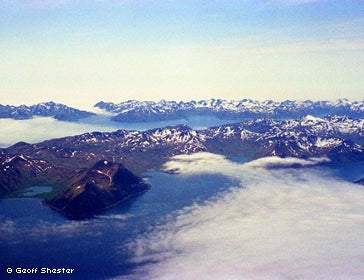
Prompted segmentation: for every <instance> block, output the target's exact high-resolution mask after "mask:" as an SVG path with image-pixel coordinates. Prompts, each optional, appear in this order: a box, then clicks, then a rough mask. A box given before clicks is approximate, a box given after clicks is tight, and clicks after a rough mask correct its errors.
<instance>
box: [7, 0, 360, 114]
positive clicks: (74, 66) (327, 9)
mask: <svg viewBox="0 0 364 280" xmlns="http://www.w3.org/2000/svg"><path fill="white" fill-rule="evenodd" d="M361 5H362V3H361V1H344V2H343V1H325V0H310V1H307V0H280V1H264V0H261V1H251V0H247V1H235V0H234V1H192V0H190V1H155V0H154V1H131V0H127V1H118V0H106V1H97V0H94V1H83V0H67V1H39V0H29V1H19V0H14V1H9V0H4V1H1V3H0V36H1V38H2V40H1V41H0V52H1V57H2V63H1V65H0V77H1V79H0V92H1V95H0V104H12V105H20V104H35V103H39V102H44V101H49V100H52V101H55V102H58V103H64V104H67V105H70V106H75V107H81V108H85V107H89V106H90V104H92V105H93V104H95V103H96V102H98V101H100V100H105V101H113V102H120V101H122V100H128V99H137V100H160V99H167V100H170V99H173V100H185V101H186V100H191V99H209V98H223V99H243V98H250V99H256V100H266V99H273V100H278V101H280V100H286V99H294V100H296V99H297V100H304V99H315V100H317V99H319V100H321V99H337V98H349V99H354V100H357V99H360V98H362V95H363V91H364V84H363V83H362V77H363V75H364V24H363V23H364V11H363V9H362V6H361Z"/></svg>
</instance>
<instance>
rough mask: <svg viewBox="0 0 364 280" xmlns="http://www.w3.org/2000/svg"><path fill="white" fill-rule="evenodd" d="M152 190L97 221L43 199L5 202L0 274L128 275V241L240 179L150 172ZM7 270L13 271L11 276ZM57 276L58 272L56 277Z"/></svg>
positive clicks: (0, 210) (0, 207)
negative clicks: (73, 216)
mask: <svg viewBox="0 0 364 280" xmlns="http://www.w3.org/2000/svg"><path fill="white" fill-rule="evenodd" d="M147 176H148V178H147V180H148V181H149V183H150V184H151V185H152V188H151V190H150V191H149V192H147V193H145V194H143V195H140V196H138V197H135V198H133V199H130V200H129V201H127V202H125V203H123V204H121V205H118V206H116V207H114V208H112V209H109V210H108V211H104V212H102V213H100V214H99V215H97V216H96V217H95V218H93V219H89V220H82V221H72V220H67V219H66V218H64V217H62V216H61V215H59V214H58V213H57V212H55V211H53V210H51V209H50V208H48V207H46V206H44V205H43V204H42V202H41V200H40V199H36V198H17V199H7V200H1V201H0V222H1V225H0V252H1V254H0V264H1V265H0V269H1V271H0V278H1V279H29V278H26V277H29V276H36V278H37V279H40V278H47V276H48V277H51V276H52V275H47V274H40V273H39V272H40V269H41V268H70V269H74V272H73V273H72V275H70V274H61V275H57V278H56V279H107V278H110V277H115V276H120V275H128V274H129V273H131V272H132V270H133V269H134V268H135V264H132V263H129V261H128V259H129V258H130V255H129V254H130V252H128V250H126V248H125V244H126V243H128V242H130V241H132V240H133V239H134V238H136V237H137V236H139V235H141V234H145V233H147V232H148V231H149V230H151V228H152V227H154V226H155V225H157V224H158V223H163V220H164V219H165V217H166V216H167V215H168V214H169V213H172V212H173V211H177V210H178V209H182V208H183V207H186V206H190V205H192V204H193V203H200V202H203V201H205V200H206V199H208V198H210V197H211V196H213V195H215V194H217V193H219V192H222V191H226V190H228V189H229V188H230V187H231V186H232V185H234V181H233V180H232V179H230V178H226V177H224V176H219V175H198V176H192V177H183V176H178V175H172V174H166V173H163V172H153V173H149V174H147ZM7 268H11V269H13V273H11V274H8V273H7V272H6V269H7ZM16 268H24V269H31V268H38V271H37V274H18V273H16ZM53 277H54V276H53Z"/></svg>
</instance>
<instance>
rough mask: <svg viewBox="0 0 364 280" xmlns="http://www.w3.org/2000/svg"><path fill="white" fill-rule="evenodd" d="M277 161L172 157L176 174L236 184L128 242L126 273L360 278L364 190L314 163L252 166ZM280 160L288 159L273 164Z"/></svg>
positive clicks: (146, 275)
mask: <svg viewBox="0 0 364 280" xmlns="http://www.w3.org/2000/svg"><path fill="white" fill-rule="evenodd" d="M276 160H277V159H274V158H273V159H264V160H260V161H253V162H250V163H247V164H239V163H234V162H231V161H229V160H227V159H225V158H224V157H222V156H218V155H212V154H208V153H200V154H195V155H191V156H186V155H183V156H177V157H174V158H173V159H172V160H171V161H170V162H168V163H167V164H166V165H165V168H166V169H178V170H179V172H180V175H178V176H181V175H184V176H188V175H189V174H191V173H192V174H193V173H195V174H196V173H219V174H225V175H226V176H231V177H234V178H235V179H238V180H239V181H240V185H238V186H233V187H232V189H231V190H230V191H228V192H225V193H222V194H220V195H218V196H217V197H214V198H213V199H210V200H209V201H207V202H205V203H202V204H195V205H193V206H191V207H188V208H184V209H183V210H180V211H178V212H176V213H174V214H172V215H170V216H169V217H168V218H167V219H166V222H165V223H164V224H163V225H158V226H156V227H155V228H154V229H152V230H151V232H150V233H147V234H145V235H142V236H140V237H139V238H138V239H136V240H134V241H132V242H130V244H129V245H128V248H129V250H130V252H131V253H132V254H133V258H132V260H131V261H132V262H134V263H135V264H139V269H138V270H137V271H135V272H134V274H133V276H134V277H135V278H133V276H130V275H128V276H127V278H125V279H179V280H181V279H361V278H362V276H363V275H364V265H363V263H364V251H363V250H362V248H363V245H364V190H363V188H362V187H361V186H358V185H355V184H351V183H349V182H345V181H340V180H337V179H334V178H332V177H330V176H328V174H321V173H319V171H318V169H317V168H297V169H295V168H288V169H283V168H282V169H264V168H257V167H258V166H259V167H264V166H265V165H266V163H267V162H269V165H270V164H271V163H272V161H274V162H276ZM285 161H286V163H285V165H287V164H292V160H291V159H282V160H279V164H280V165H282V164H283V163H284V162H285ZM305 162H306V163H307V165H309V164H312V163H318V162H321V160H318V159H308V160H303V162H300V164H301V165H303V166H305V165H306V164H305ZM120 279H124V278H120Z"/></svg>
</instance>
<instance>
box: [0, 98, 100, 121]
mask: <svg viewBox="0 0 364 280" xmlns="http://www.w3.org/2000/svg"><path fill="white" fill-rule="evenodd" d="M92 115H94V113H90V112H86V111H82V110H78V109H75V108H71V107H68V106H66V105H63V104H58V103H54V102H44V103H39V104H36V105H32V106H26V105H20V106H11V105H5V106H4V105H0V118H11V119H16V120H24V119H30V118H32V117H35V116H40V117H53V118H55V119H58V120H62V121H75V120H78V119H81V118H85V117H90V116H92Z"/></svg>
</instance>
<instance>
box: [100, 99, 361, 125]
mask: <svg viewBox="0 0 364 280" xmlns="http://www.w3.org/2000/svg"><path fill="white" fill-rule="evenodd" d="M95 107H97V108H100V109H103V110H106V111H108V112H110V113H113V114H114V115H115V116H114V118H113V120H115V121H122V122H134V121H155V120H172V119H183V118H188V115H191V114H206V113H209V114H213V115H215V116H217V117H219V118H223V119H224V118H227V119H229V118H230V119H239V118H240V119H241V118H261V117H269V118H297V117H303V116H306V115H314V116H317V117H322V116H325V115H346V116H349V117H355V118H361V117H364V101H360V102H359V101H353V102H350V101H349V100H347V99H338V100H336V101H315V102H314V101H310V100H306V101H291V100H286V101H283V102H276V101H272V100H266V101H256V100H251V99H242V100H222V99H210V100H200V101H189V102H182V101H181V102H176V101H165V100H161V101H159V102H155V101H136V100H129V101H125V102H121V103H118V104H115V103H112V102H103V101H101V102H99V103H97V104H96V105H95Z"/></svg>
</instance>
